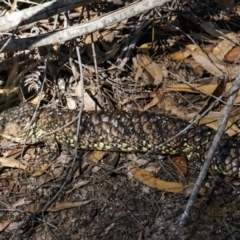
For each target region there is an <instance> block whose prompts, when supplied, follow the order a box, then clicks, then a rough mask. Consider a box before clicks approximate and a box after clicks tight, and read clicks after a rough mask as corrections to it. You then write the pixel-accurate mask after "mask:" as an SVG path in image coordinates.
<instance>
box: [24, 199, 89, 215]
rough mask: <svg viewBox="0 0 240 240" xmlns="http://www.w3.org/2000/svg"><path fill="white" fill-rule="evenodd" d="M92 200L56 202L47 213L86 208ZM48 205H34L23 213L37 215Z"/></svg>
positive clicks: (29, 206)
mask: <svg viewBox="0 0 240 240" xmlns="http://www.w3.org/2000/svg"><path fill="white" fill-rule="evenodd" d="M91 201H92V200H89V201H81V202H56V203H52V204H51V205H50V206H49V207H48V208H47V209H46V211H48V212H57V211H61V210H64V209H69V208H75V207H81V206H84V205H86V204H88V203H90V202H91ZM46 204H47V203H33V204H30V205H28V206H27V207H26V208H25V209H24V210H23V212H30V213H36V212H41V211H42V210H43V209H44V208H45V206H46Z"/></svg>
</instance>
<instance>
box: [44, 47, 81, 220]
mask: <svg viewBox="0 0 240 240" xmlns="http://www.w3.org/2000/svg"><path fill="white" fill-rule="evenodd" d="M76 50H77V56H78V61H79V72H80V86H81V90H82V92H81V94H82V98H81V104H80V109H79V113H78V116H77V118H76V119H78V122H77V131H76V142H75V148H74V159H73V162H72V164H71V167H70V170H69V172H68V173H67V176H66V178H65V180H64V182H63V183H62V185H61V187H60V188H59V190H58V191H57V193H56V194H55V195H54V196H53V197H52V198H51V201H50V202H48V203H47V204H46V205H45V206H44V208H43V209H42V217H43V219H44V212H45V211H46V210H47V209H48V208H49V206H50V205H51V204H52V203H53V202H54V200H55V199H56V198H57V196H58V195H59V194H60V193H61V191H62V190H63V188H64V187H65V186H66V184H67V183H68V181H69V179H70V177H71V176H72V173H73V170H74V167H73V166H74V164H75V162H76V160H77V150H78V142H79V132H80V125H81V118H82V112H83V107H84V99H83V94H84V84H83V70H82V61H81V56H80V50H79V47H77V48H76Z"/></svg>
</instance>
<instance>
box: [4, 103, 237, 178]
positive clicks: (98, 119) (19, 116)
mask: <svg viewBox="0 0 240 240" xmlns="http://www.w3.org/2000/svg"><path fill="white" fill-rule="evenodd" d="M33 116H34V118H33ZM77 116H78V111H74V110H66V109H60V108H55V109H54V108H51V107H48V108H44V107H43V108H40V109H38V110H36V107H35V106H34V105H31V104H29V103H25V104H22V105H20V106H18V107H14V108H11V109H9V110H8V111H5V112H3V113H1V114H0V131H1V135H2V137H4V138H7V139H9V140H11V141H15V142H18V143H24V142H26V143H28V144H35V143H38V142H44V143H45V144H46V145H50V146H51V148H54V146H56V143H58V144H63V145H67V146H69V147H74V146H75V144H76V139H77V138H76V129H77V121H78V119H77ZM32 118H33V119H32ZM188 125H189V123H188V122H186V121H183V120H181V119H179V118H175V117H173V116H168V115H164V114H157V113H152V112H138V111H133V112H125V111H112V112H107V111H98V112H83V113H82V119H81V126H80V132H79V138H78V140H79V142H78V143H77V145H78V147H79V148H80V149H84V150H85V149H86V150H94V149H97V150H104V151H120V152H144V153H155V154H162V155H183V156H186V157H187V158H188V160H189V161H192V162H195V163H196V165H199V163H202V162H203V161H204V159H205V158H206V155H207V152H208V150H209V148H210V146H211V142H212V140H213V137H214V135H215V132H216V131H215V130H213V129H211V128H209V127H207V126H200V125H192V126H191V127H190V128H188V129H186V130H184V129H185V128H186V127H187V126H188ZM181 131H183V133H182V134H180V135H179V136H176V134H178V133H179V132H181ZM172 138H173V139H172ZM169 139H171V141H169V142H167V143H166V144H163V143H164V142H166V141H168V140H169ZM162 144H163V145H162ZM211 168H212V169H214V170H217V171H218V172H221V173H223V174H225V175H228V176H231V177H240V141H239V140H237V139H235V138H232V137H228V136H227V135H226V134H224V135H223V136H222V139H221V141H220V143H219V145H218V147H217V149H216V151H215V154H214V157H213V159H212V163H211Z"/></svg>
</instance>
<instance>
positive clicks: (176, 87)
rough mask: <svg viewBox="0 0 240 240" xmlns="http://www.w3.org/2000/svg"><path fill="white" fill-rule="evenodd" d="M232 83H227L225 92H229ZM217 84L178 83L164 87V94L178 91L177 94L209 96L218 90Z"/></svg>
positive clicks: (225, 95)
mask: <svg viewBox="0 0 240 240" xmlns="http://www.w3.org/2000/svg"><path fill="white" fill-rule="evenodd" d="M231 85H232V83H227V84H226V87H225V90H224V91H227V90H229V88H230V87H231ZM216 87H217V84H207V85H206V84H191V85H190V84H185V83H178V84H173V85H172V86H168V87H164V92H170V91H177V92H192V93H199V92H200V93H203V94H205V95H207V96H209V95H211V94H212V93H213V92H214V90H215V89H216ZM238 95H240V90H239V91H238ZM228 96H229V92H227V93H225V94H224V97H228Z"/></svg>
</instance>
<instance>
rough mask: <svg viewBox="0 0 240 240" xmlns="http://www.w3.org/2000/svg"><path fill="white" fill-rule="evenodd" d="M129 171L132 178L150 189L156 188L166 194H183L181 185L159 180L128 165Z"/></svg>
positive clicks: (142, 170) (144, 171)
mask: <svg viewBox="0 0 240 240" xmlns="http://www.w3.org/2000/svg"><path fill="white" fill-rule="evenodd" d="M129 168H130V171H131V173H132V175H133V176H134V178H135V179H136V180H137V181H139V182H140V183H142V184H144V185H147V186H148V187H151V188H156V189H158V190H163V191H166V192H171V193H181V194H182V193H183V188H184V187H183V184H182V183H177V182H166V181H163V180H160V179H158V178H155V177H154V176H153V174H152V173H150V172H148V171H146V170H144V169H141V168H138V167H135V166H133V165H131V164H130V165H129Z"/></svg>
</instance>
